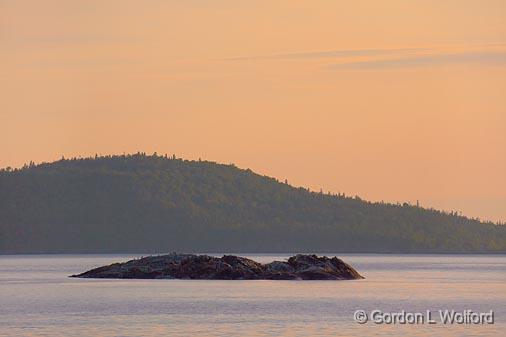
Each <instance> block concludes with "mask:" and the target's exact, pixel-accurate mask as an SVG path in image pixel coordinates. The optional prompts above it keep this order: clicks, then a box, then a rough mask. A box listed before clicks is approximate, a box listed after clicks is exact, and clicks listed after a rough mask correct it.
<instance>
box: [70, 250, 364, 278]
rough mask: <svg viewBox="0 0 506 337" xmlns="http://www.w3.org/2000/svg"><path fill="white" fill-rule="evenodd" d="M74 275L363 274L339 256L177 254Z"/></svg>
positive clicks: (289, 276)
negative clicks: (258, 258)
mask: <svg viewBox="0 0 506 337" xmlns="http://www.w3.org/2000/svg"><path fill="white" fill-rule="evenodd" d="M71 277H82V278H119V279H201V280H203V279H205V280H356V279H362V278H363V277H362V276H361V275H360V274H359V273H358V272H357V271H356V270H355V269H354V268H353V267H352V266H350V265H349V264H347V263H345V262H343V261H342V260H341V259H338V258H337V257H332V258H328V257H326V256H322V257H319V256H316V255H303V254H298V255H295V256H292V257H290V258H289V259H288V261H274V262H271V263H267V264H261V263H258V262H255V261H253V260H250V259H247V258H244V257H239V256H234V255H224V256H223V257H221V258H220V257H214V256H209V255H193V254H177V253H172V254H168V255H158V256H148V257H143V258H140V259H135V260H131V261H128V262H125V263H113V264H111V265H108V266H103V267H99V268H95V269H92V270H89V271H87V272H84V273H82V274H78V275H72V276H71Z"/></svg>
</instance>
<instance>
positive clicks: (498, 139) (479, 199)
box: [0, 0, 506, 221]
mask: <svg viewBox="0 0 506 337" xmlns="http://www.w3.org/2000/svg"><path fill="white" fill-rule="evenodd" d="M0 74H1V80H0V121H1V124H0V166H1V167H5V166H20V165H22V164H23V163H25V162H28V161H30V160H34V161H36V162H40V161H50V160H54V159H58V158H60V157H61V156H62V155H65V156H66V157H71V156H78V155H82V156H86V155H94V154H95V153H99V154H110V153H123V152H137V151H144V152H148V153H149V152H154V151H157V152H158V153H169V154H171V153H176V154H177V155H178V156H183V157H186V158H199V157H202V158H205V159H209V160H214V161H218V162H224V163H231V162H233V163H235V164H237V165H238V166H240V167H244V168H246V167H249V168H251V169H253V170H255V171H257V172H260V173H263V174H267V175H270V176H275V177H277V178H279V179H285V178H286V179H288V180H289V182H290V183H292V184H294V185H303V186H309V187H310V188H313V189H315V190H320V188H323V189H324V191H327V190H330V191H333V192H345V193H346V194H350V195H355V194H358V195H360V196H361V197H363V198H366V199H371V200H382V199H383V200H385V201H393V202H396V201H411V202H413V203H414V202H416V200H417V199H418V200H420V203H421V204H422V205H423V206H434V207H437V208H442V209H446V210H459V211H462V212H463V213H464V214H466V215H469V216H479V217H481V218H484V219H491V220H502V221H506V94H505V93H506V2H505V1H503V0H497V1H485V0H484V1H465V0H460V1H457V0H455V1H451V0H448V1H439V0H437V1H436V0H423V1H422V0H420V1H416V0H412V1H405V0H398V1H376V0H370V1H330V0H329V1H316V0H314V1H294V0H286V1H273V0H268V1H262V0H256V1H247V0H241V1H238V0H229V1H226V0H215V1H207V0H187V1H161V0H153V1H125V0H123V1H103V0H100V1H66V0H59V1H25V0H13V1H9V0H3V1H0Z"/></svg>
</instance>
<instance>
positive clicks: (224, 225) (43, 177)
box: [0, 154, 506, 253]
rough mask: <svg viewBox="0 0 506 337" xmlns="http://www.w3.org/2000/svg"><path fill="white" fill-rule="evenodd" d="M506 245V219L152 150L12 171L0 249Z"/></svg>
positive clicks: (475, 248)
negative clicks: (293, 182)
mask: <svg viewBox="0 0 506 337" xmlns="http://www.w3.org/2000/svg"><path fill="white" fill-rule="evenodd" d="M168 251H186V252H302V251H314V252H506V226H504V225H496V224H492V223H483V222H480V221H478V220H475V219H469V218H466V217H463V216H459V215H457V214H453V213H452V214H449V213H444V212H440V211H436V210H432V209H424V208H421V207H417V206H412V205H408V204H403V205H394V204H384V203H370V202H366V201H363V200H361V199H359V198H349V197H345V196H343V195H328V194H321V193H315V192H310V191H308V190H307V189H303V188H295V187H292V186H290V185H288V184H286V183H281V182H278V181H277V180H276V179H273V178H269V177H265V176H261V175H258V174H255V173H254V172H252V171H251V170H242V169H239V168H237V167H235V166H233V165H221V164H216V163H213V162H207V161H187V160H181V159H176V158H167V157H161V156H156V155H153V156H146V155H144V154H136V155H127V156H107V157H96V158H88V159H72V160H63V159H62V160H60V161H57V162H53V163H49V164H40V165H34V164H30V165H29V166H25V167H24V168H22V169H17V170H11V169H3V170H2V171H1V172H0V253H36V252H38V253H40V252H75V253H80V252H97V253H98V252H168Z"/></svg>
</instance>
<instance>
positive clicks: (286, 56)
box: [225, 48, 428, 61]
mask: <svg viewBox="0 0 506 337" xmlns="http://www.w3.org/2000/svg"><path fill="white" fill-rule="evenodd" d="M423 51H428V49H425V48H391V49H388V48H386V49H344V50H328V51H314V52H300V53H281V54H272V55H256V56H242V57H231V58H226V59H225V60H226V61H248V60H290V59H319V58H339V57H358V56H381V55H390V54H403V53H419V52H423Z"/></svg>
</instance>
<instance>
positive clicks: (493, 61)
mask: <svg viewBox="0 0 506 337" xmlns="http://www.w3.org/2000/svg"><path fill="white" fill-rule="evenodd" d="M458 64H479V65H488V66H504V65H506V51H472V52H462V53H447V54H424V55H416V56H405V57H396V58H387V59H373V60H365V61H363V60H360V61H351V62H345V63H338V64H332V65H330V66H328V67H329V68H331V69H363V70H369V69H392V68H408V67H427V66H442V65H458Z"/></svg>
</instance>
